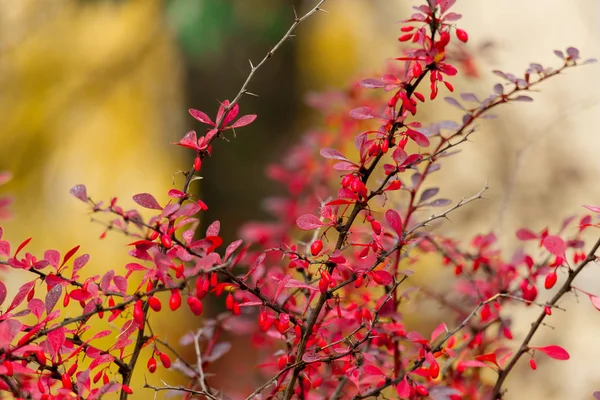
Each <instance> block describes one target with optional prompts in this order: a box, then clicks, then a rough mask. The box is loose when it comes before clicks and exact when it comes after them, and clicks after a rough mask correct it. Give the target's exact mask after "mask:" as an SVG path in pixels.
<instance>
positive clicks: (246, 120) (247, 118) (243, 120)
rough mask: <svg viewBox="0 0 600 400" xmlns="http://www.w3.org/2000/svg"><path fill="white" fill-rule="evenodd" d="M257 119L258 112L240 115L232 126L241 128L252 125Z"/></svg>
mask: <svg viewBox="0 0 600 400" xmlns="http://www.w3.org/2000/svg"><path fill="white" fill-rule="evenodd" d="M255 119H256V114H248V115H244V116H243V117H240V119H238V120H237V121H235V122H234V123H233V124H231V126H230V128H241V127H242V126H246V125H250V124H251V123H252V122H254V120H255Z"/></svg>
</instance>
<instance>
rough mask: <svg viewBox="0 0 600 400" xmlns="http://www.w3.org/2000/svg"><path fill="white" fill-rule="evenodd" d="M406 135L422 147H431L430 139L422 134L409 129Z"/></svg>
mask: <svg viewBox="0 0 600 400" xmlns="http://www.w3.org/2000/svg"><path fill="white" fill-rule="evenodd" d="M406 134H407V135H408V136H409V137H410V138H411V139H412V140H414V141H415V143H416V144H418V145H419V146H421V147H429V144H430V143H429V139H427V136H425V135H423V134H422V133H421V132H417V131H414V130H412V129H408V130H407V131H406Z"/></svg>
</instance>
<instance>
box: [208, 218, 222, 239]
mask: <svg viewBox="0 0 600 400" xmlns="http://www.w3.org/2000/svg"><path fill="white" fill-rule="evenodd" d="M220 230H221V223H220V222H219V221H214V222H213V223H212V224H210V225H209V226H208V228H206V236H219V231H220Z"/></svg>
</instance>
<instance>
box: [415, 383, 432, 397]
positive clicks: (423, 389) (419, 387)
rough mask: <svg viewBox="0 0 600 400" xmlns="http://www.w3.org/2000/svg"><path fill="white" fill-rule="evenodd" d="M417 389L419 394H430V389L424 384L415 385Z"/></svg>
mask: <svg viewBox="0 0 600 400" xmlns="http://www.w3.org/2000/svg"><path fill="white" fill-rule="evenodd" d="M415 391H416V392H417V394H418V395H419V396H427V395H429V391H428V390H427V388H426V387H425V386H423V385H417V386H415Z"/></svg>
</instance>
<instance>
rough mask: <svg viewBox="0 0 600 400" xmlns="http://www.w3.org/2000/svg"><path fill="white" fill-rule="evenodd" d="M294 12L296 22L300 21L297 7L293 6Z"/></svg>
mask: <svg viewBox="0 0 600 400" xmlns="http://www.w3.org/2000/svg"><path fill="white" fill-rule="evenodd" d="M292 11H294V21H298V13H297V12H296V7H294V5H293V4H292Z"/></svg>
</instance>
